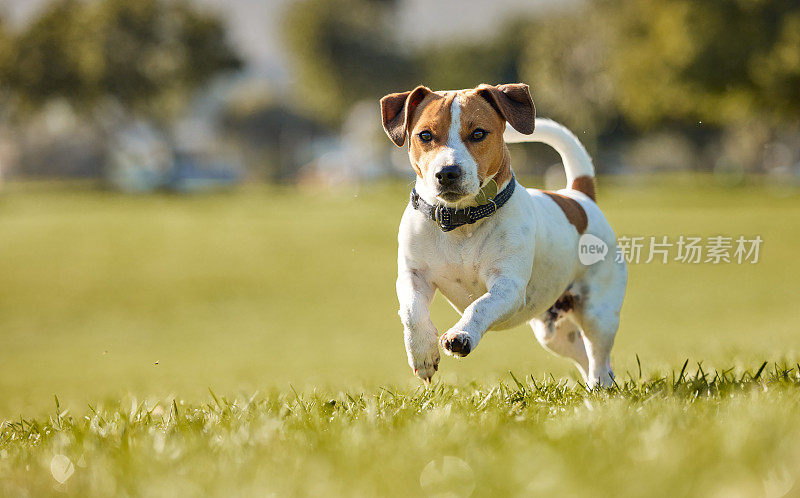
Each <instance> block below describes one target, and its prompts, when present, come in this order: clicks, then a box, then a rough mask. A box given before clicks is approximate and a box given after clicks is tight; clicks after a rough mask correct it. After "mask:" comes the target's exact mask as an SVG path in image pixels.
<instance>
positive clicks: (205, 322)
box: [0, 176, 800, 497]
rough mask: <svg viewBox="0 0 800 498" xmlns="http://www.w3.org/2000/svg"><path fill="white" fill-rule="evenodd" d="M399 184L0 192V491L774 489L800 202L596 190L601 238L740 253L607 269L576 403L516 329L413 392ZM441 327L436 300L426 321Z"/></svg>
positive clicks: (667, 187) (790, 371)
mask: <svg viewBox="0 0 800 498" xmlns="http://www.w3.org/2000/svg"><path fill="white" fill-rule="evenodd" d="M527 183H529V184H532V182H527ZM407 190H408V186H407V185H403V184H385V185H380V186H375V187H369V188H367V187H363V188H350V189H347V190H339V191H336V192H333V193H331V192H321V191H315V190H307V189H298V188H291V187H267V186H245V187H243V188H241V189H239V190H237V191H235V192H229V193H222V194H213V195H205V196H189V197H181V196H172V195H166V194H164V195H153V196H139V197H137V196H122V195H119V194H115V193H111V192H103V191H94V190H88V189H83V188H76V186H74V185H64V184H46V183H33V184H13V183H12V184H8V185H6V186H5V188H4V190H3V191H0V279H2V280H1V281H2V285H1V286H0V338H2V346H0V421H2V422H0V424H2V426H1V427H2V428H0V494H2V495H8V496H22V495H26V494H28V495H30V496H40V495H46V494H58V495H61V494H63V493H67V494H71V495H75V496H85V495H122V496H125V495H132V496H136V495H138V496H174V495H186V496H199V495H219V496H231V495H234V496H236V495H243V496H252V495H257V496H264V495H267V496H269V495H271V494H275V495H276V496H286V495H356V496H406V495H425V494H426V493H427V494H430V495H435V494H437V493H438V494H442V493H448V492H449V493H451V495H450V496H463V495H466V494H469V493H470V492H472V493H473V495H474V496H488V495H497V496H502V495H548V496H553V495H556V496H585V495H596V496H641V495H642V494H645V493H646V494H648V495H652V496H725V497H727V496H770V497H772V496H795V495H800V417H798V416H797V412H798V408H800V404H799V403H798V402H800V377H799V376H798V375H800V373H799V372H798V369H800V367H798V365H797V362H798V361H799V360H800V331H798V326H797V324H798V321H799V319H800V307H798V306H797V305H796V300H797V296H798V289H797V279H798V277H800V256H798V253H797V247H798V246H800V233H798V231H797V227H800V192H797V191H794V190H791V189H789V188H778V187H774V186H772V187H770V186H766V185H762V184H760V182H758V181H757V180H750V181H749V184H748V185H747V186H746V187H739V188H734V189H731V188H724V187H721V186H718V185H716V184H715V183H714V182H713V180H712V179H711V178H710V177H705V176H675V177H671V176H662V177H655V178H645V179H641V180H637V181H636V182H635V183H634V182H632V181H630V180H629V181H627V182H622V181H619V180H612V179H603V180H601V184H600V198H599V202H600V204H601V205H602V206H603V208H604V210H605V212H606V215H607V216H608V218H609V219H610V221H611V222H612V224H613V226H614V227H615V229H616V230H617V233H618V235H622V234H625V235H646V236H650V235H654V236H662V235H668V236H671V237H676V236H677V235H680V234H684V235H699V236H703V237H708V236H714V235H720V234H724V235H731V236H738V235H745V236H748V237H749V236H754V235H760V236H761V237H762V239H763V240H764V244H763V246H762V248H761V255H760V261H759V262H758V264H755V265H749V264H745V265H737V264H735V263H732V264H722V265H711V264H698V265H691V264H680V263H677V262H670V263H668V264H666V265H661V264H659V263H651V264H639V265H632V266H631V267H630V283H629V287H628V298H627V299H626V303H625V306H624V308H623V314H622V325H621V330H620V332H619V335H618V338H617V342H616V346H615V349H614V353H613V356H612V359H613V361H614V366H615V370H616V372H617V375H618V379H619V383H620V386H619V388H618V389H616V390H613V391H612V392H608V393H592V394H587V393H585V392H583V390H582V388H581V386H579V385H577V384H576V383H575V382H574V379H576V376H575V372H574V370H573V369H572V367H571V366H570V365H569V364H568V363H567V362H566V361H564V360H561V359H558V358H554V357H552V356H550V355H548V354H547V353H546V352H544V351H543V350H542V349H541V348H540V347H539V346H538V344H536V342H535V340H534V338H533V336H532V333H531V332H530V330H529V329H526V328H518V329H515V330H512V331H508V332H498V333H492V334H490V335H488V336H487V337H486V338H485V340H484V341H482V342H481V345H480V347H479V348H478V349H477V350H476V351H475V352H474V353H472V354H471V355H470V356H469V357H468V358H466V359H464V360H454V359H450V358H445V359H443V360H442V364H441V367H440V370H439V374H438V376H437V380H436V382H435V384H434V386H433V387H432V388H431V389H427V390H426V389H423V388H420V387H419V385H418V382H417V381H416V380H415V379H414V378H413V377H412V376H411V373H410V371H409V369H408V366H407V364H406V359H405V353H404V351H403V343H402V334H401V328H400V325H399V320H398V319H397V316H396V299H395V296H394V276H395V259H396V256H395V250H396V243H395V237H396V225H397V222H398V220H399V216H400V214H401V212H402V209H403V207H404V205H405V203H406V202H407ZM456 316H457V315H456V314H455V312H454V311H453V310H452V309H451V308H450V307H449V305H447V304H446V303H445V302H444V301H443V300H441V299H440V298H437V300H436V302H435V306H434V322H435V323H436V324H437V326H438V327H439V328H440V330H441V329H446V328H447V327H448V326H449V325H450V324H451V323H453V322H454V321H455V317H456ZM637 355H638V357H639V358H640V360H641V366H642V369H641V372H642V373H641V379H640V373H639V372H640V368H639V363H638V362H637ZM687 359H688V360H689V363H688V365H687V367H686V369H685V370H684V371H683V375H681V369H682V367H683V365H684V363H685V361H686V360H687ZM764 362H768V364H767V366H766V367H764V368H763V369H761V366H762V364H763V363H764ZM698 364H700V366H698ZM760 369H761V370H760ZM759 370H760V373H758V372H759ZM509 371H512V372H513V373H514V376H515V377H516V379H518V380H516V381H515V380H514V377H512V375H511V374H510V373H509ZM754 378H755V379H754ZM570 379H572V380H570ZM54 396H58V408H56V401H55V398H54ZM64 457H66V458H68V460H66V459H65V458H64ZM70 469H72V470H73V471H74V472H73V473H72V474H70V473H69V470H70ZM67 475H69V478H68V479H66V480H65V482H64V483H59V482H58V480H57V479H56V477H58V478H60V479H63V478H65V477H66V476H67Z"/></svg>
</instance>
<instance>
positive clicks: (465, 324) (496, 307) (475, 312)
mask: <svg viewBox="0 0 800 498" xmlns="http://www.w3.org/2000/svg"><path fill="white" fill-rule="evenodd" d="M487 283H488V284H489V285H488V286H487V287H488V288H489V290H488V292H486V294H484V295H482V296H481V297H479V298H478V299H477V300H475V301H474V302H473V303H472V304H470V305H469V306H467V308H466V309H465V310H464V314H463V315H462V316H461V320H459V321H458V323H456V324H455V325H454V326H453V328H451V329H450V330H449V331H447V332H446V333H445V334H442V337H441V338H440V342H441V344H442V348H443V349H444V351H445V353H448V354H450V355H452V356H467V355H468V354H469V353H470V351H472V350H473V349H475V347H476V346H477V345H478V341H480V340H481V337H482V336H483V334H484V332H486V331H487V330H488V329H489V327H491V326H492V324H494V323H496V322H498V321H501V320H502V319H504V318H505V317H507V316H509V315H510V314H512V313H513V312H515V311H517V310H518V309H519V308H520V307H521V306H522V305H523V304H524V295H525V287H526V282H525V281H524V280H522V279H520V278H517V277H513V276H510V275H502V274H501V275H498V276H496V277H494V278H493V279H491V281H489V282H487Z"/></svg>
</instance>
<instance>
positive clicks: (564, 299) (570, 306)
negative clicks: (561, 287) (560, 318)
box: [553, 290, 576, 313]
mask: <svg viewBox="0 0 800 498" xmlns="http://www.w3.org/2000/svg"><path fill="white" fill-rule="evenodd" d="M575 301H576V298H575V295H574V294H573V293H572V292H570V291H569V290H567V291H566V292H564V293H563V294H561V297H559V298H558V300H557V301H556V302H555V304H553V308H555V309H556V310H558V311H561V312H564V313H566V312H568V311H572V310H574V309H575Z"/></svg>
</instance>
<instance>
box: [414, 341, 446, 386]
mask: <svg viewBox="0 0 800 498" xmlns="http://www.w3.org/2000/svg"><path fill="white" fill-rule="evenodd" d="M439 359H440V356H439V346H438V345H437V344H436V343H435V342H434V343H433V344H432V345H431V346H430V347H429V348H427V350H426V351H424V352H415V353H413V354H411V353H410V354H409V356H408V364H409V365H410V366H411V369H412V370H413V371H414V375H416V376H417V377H419V378H420V379H422V380H423V381H424V382H425V383H426V384H430V382H431V379H432V378H433V374H435V373H436V371H437V370H439Z"/></svg>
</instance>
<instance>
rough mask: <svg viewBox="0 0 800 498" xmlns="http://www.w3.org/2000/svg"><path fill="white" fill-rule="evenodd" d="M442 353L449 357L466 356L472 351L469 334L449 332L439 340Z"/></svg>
mask: <svg viewBox="0 0 800 498" xmlns="http://www.w3.org/2000/svg"><path fill="white" fill-rule="evenodd" d="M439 344H441V345H442V349H444V352H445V353H447V354H449V355H450V356H460V357H463V356H467V355H468V354H469V353H470V351H472V340H471V339H470V337H469V334H467V333H466V332H463V331H460V330H450V331H448V332H446V333H444V334H442V337H440V338H439Z"/></svg>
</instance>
